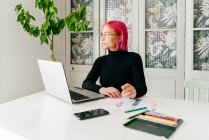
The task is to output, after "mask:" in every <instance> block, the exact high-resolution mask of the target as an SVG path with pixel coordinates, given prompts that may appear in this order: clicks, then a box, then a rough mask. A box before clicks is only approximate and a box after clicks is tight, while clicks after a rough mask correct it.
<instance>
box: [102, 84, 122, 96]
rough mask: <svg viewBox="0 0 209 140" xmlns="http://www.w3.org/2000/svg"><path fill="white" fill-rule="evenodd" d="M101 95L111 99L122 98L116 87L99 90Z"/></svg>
mask: <svg viewBox="0 0 209 140" xmlns="http://www.w3.org/2000/svg"><path fill="white" fill-rule="evenodd" d="M99 93H101V94H103V95H107V96H108V97H111V98H120V97H121V93H120V91H119V90H118V89H116V88H114V87H101V88H100V89H99Z"/></svg>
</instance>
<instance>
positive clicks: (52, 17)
mask: <svg viewBox="0 0 209 140" xmlns="http://www.w3.org/2000/svg"><path fill="white" fill-rule="evenodd" d="M35 8H38V9H40V10H42V11H43V13H44V19H45V21H44V22H43V24H41V26H40V27H39V26H35V25H33V24H31V21H35V17H34V16H32V15H31V14H30V13H29V11H26V10H25V9H24V8H23V7H22V4H18V5H16V7H15V11H16V12H17V22H19V23H20V24H21V25H22V26H23V29H24V30H25V31H26V32H28V33H29V34H30V35H31V36H33V37H39V38H40V42H41V44H44V43H45V44H49V46H50V50H51V59H52V60H53V61H56V57H55V54H54V43H53V36H54V35H59V34H60V32H61V31H62V30H63V28H64V27H65V26H66V27H67V28H68V31H75V32H79V31H84V30H87V28H88V25H89V22H88V21H86V20H85V15H86V8H85V7H81V8H78V9H77V10H76V11H73V12H71V13H69V14H68V15H67V16H66V17H65V18H61V19H60V18H58V17H57V16H56V14H57V13H58V10H57V8H56V7H55V5H54V2H53V0H36V1H35Z"/></svg>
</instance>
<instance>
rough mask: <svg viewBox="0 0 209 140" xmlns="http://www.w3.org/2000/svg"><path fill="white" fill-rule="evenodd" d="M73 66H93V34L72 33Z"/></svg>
mask: <svg viewBox="0 0 209 140" xmlns="http://www.w3.org/2000/svg"><path fill="white" fill-rule="evenodd" d="M71 64H83V65H84V64H93V33H71Z"/></svg>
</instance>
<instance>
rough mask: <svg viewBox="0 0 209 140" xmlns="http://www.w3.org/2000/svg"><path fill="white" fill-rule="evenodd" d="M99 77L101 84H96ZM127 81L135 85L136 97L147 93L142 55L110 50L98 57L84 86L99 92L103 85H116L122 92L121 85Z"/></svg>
mask: <svg viewBox="0 0 209 140" xmlns="http://www.w3.org/2000/svg"><path fill="white" fill-rule="evenodd" d="M99 77H100V84H101V86H99V85H97V84H96V81H97V79H98V78H99ZM126 83H129V84H131V85H132V86H134V87H135V89H136V92H137V95H136V98H137V97H141V96H143V95H145V94H146V92H147V86H146V83H145V78H144V71H143V65H142V60H141V57H140V55H139V54H137V53H133V52H127V51H109V54H108V55H105V56H101V57H99V58H97V59H96V61H95V62H94V65H93V67H92V69H91V71H90V72H89V74H88V75H87V77H86V79H85V80H84V81H83V85H82V87H83V88H85V89H88V90H91V91H94V92H98V93H99V89H100V88H101V87H115V88H117V89H118V90H119V91H120V92H121V91H122V89H121V86H122V85H124V84H126Z"/></svg>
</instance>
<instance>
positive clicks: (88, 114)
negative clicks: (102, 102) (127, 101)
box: [74, 108, 109, 120]
mask: <svg viewBox="0 0 209 140" xmlns="http://www.w3.org/2000/svg"><path fill="white" fill-rule="evenodd" d="M108 114H109V112H108V111H106V110H104V109H102V108H99V109H94V110H89V111H84V112H78V113H74V115H75V116H76V118H78V119H79V120H86V119H90V118H95V117H99V116H104V115H108Z"/></svg>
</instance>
